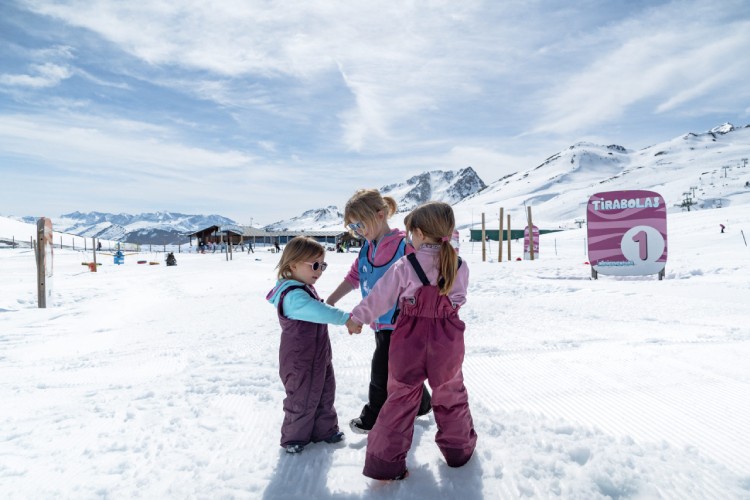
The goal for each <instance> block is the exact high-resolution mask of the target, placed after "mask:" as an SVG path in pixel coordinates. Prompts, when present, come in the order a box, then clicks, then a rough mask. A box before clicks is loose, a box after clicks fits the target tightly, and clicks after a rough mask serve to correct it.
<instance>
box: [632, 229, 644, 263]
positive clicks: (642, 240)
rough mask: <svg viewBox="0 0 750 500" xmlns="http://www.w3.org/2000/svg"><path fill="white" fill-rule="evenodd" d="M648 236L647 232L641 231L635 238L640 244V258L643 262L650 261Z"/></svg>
mask: <svg viewBox="0 0 750 500" xmlns="http://www.w3.org/2000/svg"><path fill="white" fill-rule="evenodd" d="M647 238H648V236H647V235H646V231H639V232H638V233H637V234H636V235H635V236H633V241H634V242H636V243H638V257H639V258H640V259H641V260H648V239H647Z"/></svg>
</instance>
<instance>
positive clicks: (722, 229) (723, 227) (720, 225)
mask: <svg viewBox="0 0 750 500" xmlns="http://www.w3.org/2000/svg"><path fill="white" fill-rule="evenodd" d="M719 227H721V232H722V233H723V232H724V229H725V228H726V226H724V224H719Z"/></svg>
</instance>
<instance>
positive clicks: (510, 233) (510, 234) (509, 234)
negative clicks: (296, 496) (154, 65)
mask: <svg viewBox="0 0 750 500" xmlns="http://www.w3.org/2000/svg"><path fill="white" fill-rule="evenodd" d="M511 236H513V233H512V232H511V231H510V214H508V260H512V259H511V258H510V239H511Z"/></svg>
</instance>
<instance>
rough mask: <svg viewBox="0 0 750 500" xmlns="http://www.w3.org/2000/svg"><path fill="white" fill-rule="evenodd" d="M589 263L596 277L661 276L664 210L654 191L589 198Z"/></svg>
mask: <svg viewBox="0 0 750 500" xmlns="http://www.w3.org/2000/svg"><path fill="white" fill-rule="evenodd" d="M586 215H587V230H588V252H589V263H590V264H591V268H592V270H593V271H594V272H595V273H602V274H609V275H614V276H642V275H648V274H657V273H658V274H659V278H660V279H661V277H662V276H663V275H664V267H665V266H666V264H667V206H666V204H665V202H664V198H663V197H662V196H661V195H660V194H659V193H655V192H653V191H640V190H634V191H610V192H606V193H597V194H595V195H593V196H592V197H591V198H589V202H588V208H587V210H586Z"/></svg>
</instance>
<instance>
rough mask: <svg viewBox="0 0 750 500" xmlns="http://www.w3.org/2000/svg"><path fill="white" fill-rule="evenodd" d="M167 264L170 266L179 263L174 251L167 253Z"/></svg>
mask: <svg viewBox="0 0 750 500" xmlns="http://www.w3.org/2000/svg"><path fill="white" fill-rule="evenodd" d="M167 265H168V266H176V265H177V259H176V258H175V256H174V252H169V254H167Z"/></svg>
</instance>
